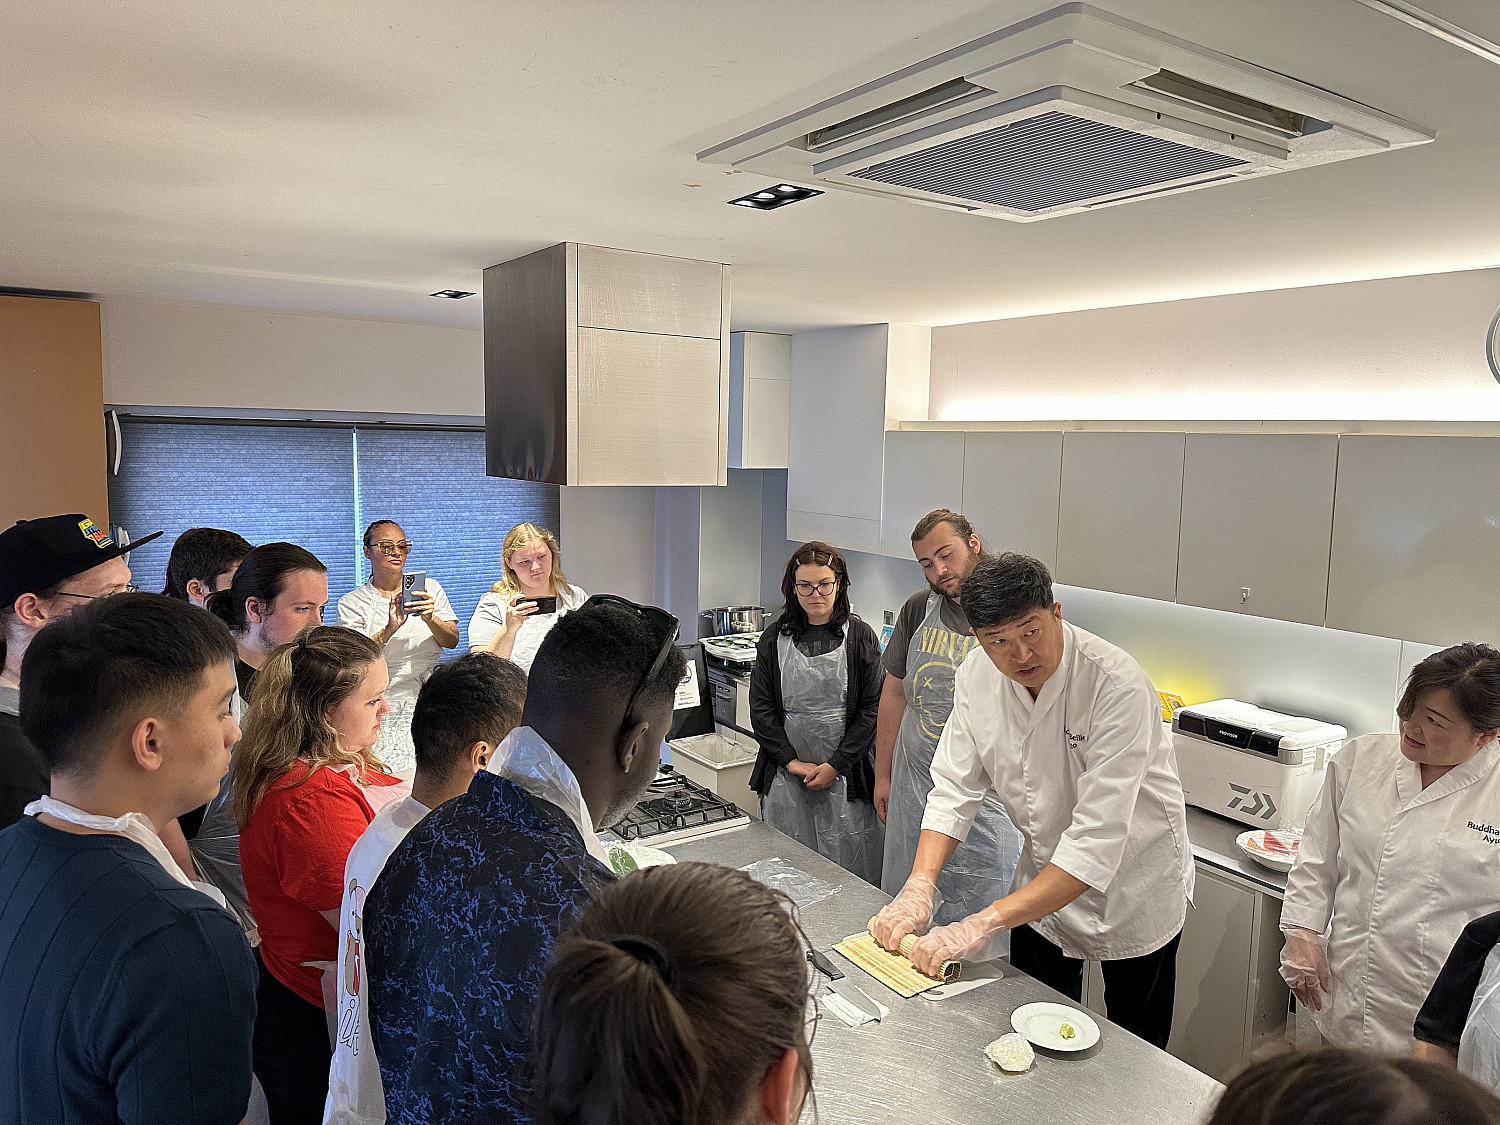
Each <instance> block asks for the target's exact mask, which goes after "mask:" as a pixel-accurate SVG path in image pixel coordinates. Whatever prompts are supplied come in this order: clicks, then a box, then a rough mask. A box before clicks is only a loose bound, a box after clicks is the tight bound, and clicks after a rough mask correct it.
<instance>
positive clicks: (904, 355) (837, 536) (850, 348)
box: [786, 324, 932, 555]
mask: <svg viewBox="0 0 1500 1125" xmlns="http://www.w3.org/2000/svg"><path fill="white" fill-rule="evenodd" d="M931 335H932V330H931V329H929V328H923V327H919V326H916V325H910V324H862V325H858V326H856V327H853V328H826V329H823V330H821V331H817V332H799V333H797V334H796V335H795V336H793V337H792V388H791V400H790V401H791V406H790V411H789V414H790V417H789V419H788V433H789V438H788V446H787V453H788V456H787V502H786V507H787V511H786V528H787V530H786V533H787V538H789V539H792V540H794V541H806V540H809V539H822V540H824V541H826V542H828V543H832V544H833V545H834V546H836V547H839V548H841V549H844V550H850V551H863V552H866V553H867V554H872V555H873V554H878V553H879V552H880V524H881V516H882V514H883V512H882V508H883V502H884V495H883V494H884V488H883V483H884V475H885V445H886V437H887V433H886V425H887V422H888V421H896V420H900V419H902V418H919V417H923V416H924V415H925V413H926V410H927V389H928V385H929V372H930V360H929V357H930V355H931Z"/></svg>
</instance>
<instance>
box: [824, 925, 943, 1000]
mask: <svg viewBox="0 0 1500 1125" xmlns="http://www.w3.org/2000/svg"><path fill="white" fill-rule="evenodd" d="M915 941H916V938H914V937H912V936H911V935H909V934H908V935H907V936H906V937H904V938H902V939H901V952H900V953H887V952H886V951H885V950H884V949H882V948H881V947H880V945H879V944H878V943H877V942H876V941H875V939H874V938H873V937H871V936H870V932H869V930H868V929H867V930H866V931H865V932H864V933H862V934H853V935H851V936H849V937H846V938H845V939H844V940H843V941H841V942H839V943H838V944H837V945H835V946H834V947H833V948H834V949H836V950H838V951H839V952H840V953H842V954H843V955H844V956H845V957H847V958H849V960H851V961H853V962H854V963H855V964H856V965H858V966H859V967H860V968H861V969H863V970H864V971H865V972H867V973H869V974H870V975H871V976H872V977H874V978H875V979H876V980H878V981H879V982H880V983H881V984H883V985H885V986H886V987H887V988H889V989H890V990H891V991H892V992H895V993H897V994H898V995H901V996H907V997H911V996H915V995H917V994H918V993H919V992H926V991H927V990H928V989H929V988H936V987H937V986H938V985H940V984H947V983H949V982H951V981H955V980H957V979H958V974H959V972H960V971H961V970H962V968H963V966H962V965H961V964H960V963H959V962H957V961H944V962H943V964H942V967H941V968H940V969H939V970H938V971H939V973H940V974H941V979H934V978H932V977H930V976H928V975H927V974H926V973H921V972H918V971H917V969H916V966H914V965H913V964H912V963H911V962H910V961H909V960H908V959H907V954H908V953H910V952H911V947H912V944H913V943H914V942H915Z"/></svg>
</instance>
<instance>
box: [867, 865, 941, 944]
mask: <svg viewBox="0 0 1500 1125" xmlns="http://www.w3.org/2000/svg"><path fill="white" fill-rule="evenodd" d="M938 899H939V896H938V889H937V884H936V883H934V882H933V881H932V880H931V879H929V878H928V877H927V876H926V875H917V874H915V873H914V874H913V875H912V876H911V877H910V878H909V879H907V880H906V885H905V886H904V887H902V888H901V893H900V894H898V895H897V896H896V897H895V898H893V899H892V900H891V901H890V902H889V903H888V904H887V905H886V906H885V908H884V909H883V910H881V912H880V913H879V914H877V915H875V917H874V918H872V919H871V920H870V936H871V937H873V938H874V939H875V941H876V943H877V944H879V945H880V946H881V947H882V948H884V949H887V950H889V951H890V952H892V953H899V952H900V951H901V939H902V938H904V937H905V936H906V935H907V934H917V933H926V932H927V927H928V926H930V925H932V915H933V913H934V912H935V911H936V910H937V908H938Z"/></svg>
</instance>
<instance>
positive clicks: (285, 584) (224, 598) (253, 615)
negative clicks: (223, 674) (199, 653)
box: [204, 543, 328, 707]
mask: <svg viewBox="0 0 1500 1125" xmlns="http://www.w3.org/2000/svg"><path fill="white" fill-rule="evenodd" d="M327 604H328V568H327V567H326V566H324V565H323V563H322V562H321V561H320V560H319V559H318V556H317V555H315V554H313V553H312V552H311V551H309V550H308V549H307V548H306V547H299V546H297V544H295V543H263V544H261V545H260V546H259V547H254V548H252V549H251V551H250V553H249V554H247V555H246V556H245V557H244V558H243V559H242V560H240V565H239V567H238V569H236V570H235V572H234V579H233V580H232V581H231V582H230V584H229V589H227V590H222V591H220V592H219V593H216V594H210V595H209V596H208V600H207V601H205V602H204V607H205V608H206V609H207V610H208V611H209V612H210V613H212V614H213V615H214V616H215V617H217V618H219V619H220V620H221V621H223V622H224V624H226V625H228V626H229V631H230V632H231V633H233V634H234V639H235V642H236V643H237V645H238V648H239V659H238V660H236V661H235V666H234V674H235V679H236V680H238V681H239V686H240V699H241V701H242V703H241V706H242V707H243V704H244V703H248V702H249V701H250V685H251V684H253V683H254V682H255V673H256V672H258V671H259V670H260V668H261V666H262V665H263V664H265V662H266V658H267V657H269V656H270V655H271V650H272V649H274V648H276V646H277V645H284V644H286V643H287V642H288V641H290V640H292V639H294V638H295V637H296V636H297V634H298V633H300V632H302V630H303V629H306V628H307V627H308V626H309V625H321V624H322V623H323V609H324V607H325V606H326V605H327Z"/></svg>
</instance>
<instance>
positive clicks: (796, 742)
mask: <svg viewBox="0 0 1500 1125" xmlns="http://www.w3.org/2000/svg"><path fill="white" fill-rule="evenodd" d="M776 655H777V660H778V663H779V664H780V668H781V703H782V709H783V712H784V718H783V725H784V726H785V729H786V737H787V741H788V742H790V743H791V744H792V749H794V750H796V751H797V757H798V758H799V759H800V760H802V761H804V762H813V763H816V764H818V765H822V764H823V763H824V762H827V761H828V760H829V759H830V758H832V757H833V755H834V753H835V752H836V751H837V750H838V748H839V743H840V742H841V741H842V740H843V737H844V700H845V697H846V695H847V694H848V691H849V645H848V637H847V635H846V636H845V639H844V642H843V643H842V644H840V645H839V647H838V648H836V649H834V650H833V651H832V652H829V653H825V654H824V655H822V656H803V655H802V652H801V650H799V649H798V648H797V646H796V645H795V644H793V643H792V639H791V638H790V637H788V636H786V635H785V634H782V635H781V636H778V637H777V638H776ZM848 786H849V782H848V778H845V777H842V776H840V777H839V778H837V779H836V780H835V781H834V783H833V784H832V785H830V786H829V787H828V788H827V789H822V790H818V789H809V788H807V787H806V786H805V785H804V784H803V783H802V779H801V778H800V777H797V776H796V775H794V774H791V773H788V772H787V771H786V770H784V769H778V770H777V771H776V776H775V777H774V778H772V780H771V788H770V789H769V790H768V791H767V792H766V795H765V796H764V797H762V798H761V804H760V808H761V819H763V820H764V821H765V822H766V823H767V824H769V825H770V826H771V827H772V828H776V829H779V830H780V831H782V832H785V833H786V834H787V835H788V836H790V837H792V839H794V840H796V841H797V842H798V843H800V844H805V845H806V846H807V847H809V848H812V849H814V850H815V851H816V852H817V853H818V854H819V855H822V856H825V857H827V858H828V859H831V860H833V862H834V863H837V864H838V865H839V866H840V867H842V868H844V869H845V870H846V871H850V872H852V873H854V874H855V875H858V876H859V877H860V878H861V879H864V880H865V881H866V882H869V883H878V882H879V881H880V856H881V849H882V832H881V825H880V818H879V817H878V816H876V815H875V806H874V805H872V804H869V803H867V802H865V801H851V800H849V789H848Z"/></svg>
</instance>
